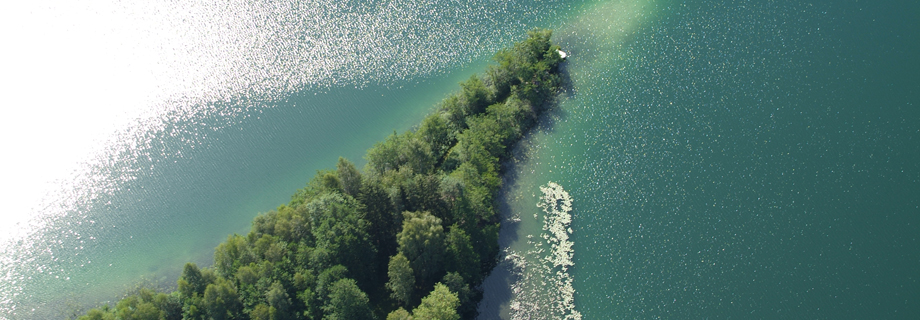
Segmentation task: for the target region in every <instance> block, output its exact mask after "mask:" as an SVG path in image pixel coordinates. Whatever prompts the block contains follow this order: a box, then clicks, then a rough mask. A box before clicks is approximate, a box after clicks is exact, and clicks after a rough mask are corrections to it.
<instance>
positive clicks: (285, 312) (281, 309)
mask: <svg viewBox="0 0 920 320" xmlns="http://www.w3.org/2000/svg"><path fill="white" fill-rule="evenodd" d="M265 300H266V301H268V306H269V307H270V308H271V309H270V310H274V312H273V313H274V314H273V317H272V318H273V319H288V318H291V317H290V310H289V309H290V308H291V299H290V297H288V294H287V291H286V290H284V286H282V285H281V282H278V281H275V282H273V283H272V286H271V287H269V290H268V292H265Z"/></svg>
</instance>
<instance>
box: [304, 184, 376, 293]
mask: <svg viewBox="0 0 920 320" xmlns="http://www.w3.org/2000/svg"><path fill="white" fill-rule="evenodd" d="M307 215H308V217H309V219H310V221H313V237H314V238H315V239H316V248H318V249H324V250H325V251H327V252H328V253H329V257H330V260H331V263H332V264H341V265H344V266H346V267H347V268H348V270H351V271H353V275H354V277H355V278H356V279H358V280H359V281H363V282H362V283H366V282H367V281H370V280H371V279H372V277H373V275H374V274H373V267H372V265H368V264H367V263H365V262H363V261H365V259H370V261H372V259H374V256H375V255H376V253H377V249H376V247H375V246H374V245H373V243H371V237H370V233H369V232H368V230H369V229H370V225H369V224H368V222H367V220H365V219H364V206H363V205H361V203H360V202H358V201H357V200H355V199H354V198H352V197H351V196H348V195H341V194H338V193H327V194H324V195H322V196H319V197H318V198H317V199H316V200H313V201H311V202H310V203H308V204H307Z"/></svg>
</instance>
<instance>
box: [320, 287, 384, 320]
mask: <svg viewBox="0 0 920 320" xmlns="http://www.w3.org/2000/svg"><path fill="white" fill-rule="evenodd" d="M323 311H324V312H325V316H324V317H323V319H327V320H339V319H341V320H351V319H373V318H374V313H373V312H372V311H371V307H370V301H369V300H368V299H367V294H365V293H364V291H361V289H360V288H358V285H357V283H356V282H355V280H353V279H348V278H346V279H341V280H339V281H336V282H335V283H334V284H333V285H332V288H331V289H330V291H329V300H328V302H327V303H326V305H325V306H323Z"/></svg>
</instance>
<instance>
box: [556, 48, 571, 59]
mask: <svg viewBox="0 0 920 320" xmlns="http://www.w3.org/2000/svg"><path fill="white" fill-rule="evenodd" d="M556 51H558V52H559V56H560V57H562V60H565V58H566V57H568V56H569V55H568V54H567V53H565V51H562V50H556Z"/></svg>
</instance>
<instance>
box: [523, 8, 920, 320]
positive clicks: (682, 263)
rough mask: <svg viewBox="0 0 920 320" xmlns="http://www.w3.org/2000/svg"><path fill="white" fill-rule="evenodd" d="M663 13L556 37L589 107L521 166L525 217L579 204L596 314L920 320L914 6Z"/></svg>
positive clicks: (581, 105) (559, 125) (919, 86)
mask: <svg viewBox="0 0 920 320" xmlns="http://www.w3.org/2000/svg"><path fill="white" fill-rule="evenodd" d="M655 8H656V12H655V18H654V19H650V20H647V21H645V22H643V23H641V24H639V26H638V27H637V29H636V30H635V32H634V33H631V34H628V35H625V36H623V37H622V38H620V39H619V40H620V41H618V42H616V43H615V44H614V45H606V46H605V45H603V44H598V43H602V42H603V41H599V40H597V39H595V38H594V37H595V35H594V34H584V33H583V30H572V29H575V28H572V29H566V28H565V27H563V28H562V29H561V31H562V32H561V33H560V34H559V36H560V38H561V40H562V42H563V44H564V46H565V47H569V48H570V50H571V52H572V55H573V58H572V59H571V60H570V70H571V72H572V78H573V81H574V92H575V93H574V95H573V97H572V98H571V99H569V100H568V101H566V102H565V103H564V104H563V112H562V116H561V117H560V120H559V121H557V122H556V123H555V124H554V125H553V127H552V129H551V130H550V132H548V133H546V134H545V135H542V136H539V137H537V141H538V142H537V144H540V145H542V146H543V147H542V148H540V149H539V150H538V151H535V154H536V155H535V156H534V160H532V161H531V162H532V163H530V164H527V165H525V166H524V168H522V169H521V170H520V171H521V172H522V173H521V175H525V176H526V175H529V173H528V172H540V173H537V174H536V175H538V176H539V177H540V178H523V179H522V182H521V183H520V184H521V186H518V188H521V189H523V190H524V191H522V192H520V193H521V194H522V195H525V196H524V197H522V198H521V199H520V200H516V201H518V202H520V204H519V207H525V206H532V205H533V204H534V203H536V201H537V200H536V199H535V198H532V197H527V196H526V195H530V194H532V193H535V192H538V191H537V190H536V186H537V185H540V184H544V183H545V182H546V181H549V180H553V181H557V182H559V183H560V184H562V185H563V186H565V187H566V189H567V190H568V191H569V192H570V193H571V194H572V196H573V198H574V199H575V203H576V205H575V212H576V213H575V215H576V218H575V221H574V223H573V224H574V226H575V228H574V229H575V232H574V239H575V257H576V268H575V271H574V276H575V289H576V292H577V293H576V305H577V308H578V309H579V310H580V311H581V312H582V313H583V314H584V315H585V318H586V319H602V318H623V319H636V318H638V319H649V318H676V319H699V318H715V319H726V318H734V319H750V318H767V319H774V318H795V319H800V318H801V319H806V318H808V319H811V318H823V319H867V318H879V319H914V318H918V317H920V304H917V303H916V301H917V299H918V298H920V282H918V281H920V279H918V275H920V273H917V270H918V268H917V266H918V265H920V264H918V262H920V240H918V235H920V161H917V159H920V148H918V147H920V106H918V103H920V63H918V60H917V57H918V56H920V24H918V21H920V19H918V18H920V6H918V4H917V3H916V2H909V1H900V2H886V3H875V2H872V3H866V2H857V1H844V2H830V1H826V2H822V3H800V2H795V1H769V2H766V1H765V2H747V1H672V2H659V3H657V4H656V6H655ZM582 57H590V59H592V61H591V62H590V63H583V61H582V60H580V59H582ZM529 210H532V209H529Z"/></svg>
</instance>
